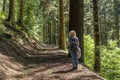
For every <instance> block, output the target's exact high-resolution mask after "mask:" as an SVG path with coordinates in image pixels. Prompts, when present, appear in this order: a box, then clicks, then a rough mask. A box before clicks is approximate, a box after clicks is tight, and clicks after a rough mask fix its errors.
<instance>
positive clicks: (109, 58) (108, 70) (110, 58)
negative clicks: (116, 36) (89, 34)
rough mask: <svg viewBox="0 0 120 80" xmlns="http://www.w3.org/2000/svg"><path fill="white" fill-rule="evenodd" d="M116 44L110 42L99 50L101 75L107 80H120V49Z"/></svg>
mask: <svg viewBox="0 0 120 80" xmlns="http://www.w3.org/2000/svg"><path fill="white" fill-rule="evenodd" d="M116 43H117V41H112V40H110V41H109V43H108V45H107V46H103V47H102V48H101V64H102V65H101V75H102V76H104V77H105V78H106V79H107V80H120V61H119V60H120V57H119V56H120V48H117V47H116V46H117V44H116Z"/></svg>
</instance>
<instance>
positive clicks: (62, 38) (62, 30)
mask: <svg viewBox="0 0 120 80" xmlns="http://www.w3.org/2000/svg"><path fill="white" fill-rule="evenodd" d="M59 8H60V38H59V48H61V49H63V50H65V27H64V5H63V0H59Z"/></svg>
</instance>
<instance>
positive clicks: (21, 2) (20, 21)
mask: <svg viewBox="0 0 120 80" xmlns="http://www.w3.org/2000/svg"><path fill="white" fill-rule="evenodd" d="M23 3H24V2H23V0H20V7H19V8H20V9H19V19H18V23H19V24H22V23H23V8H24V4H23Z"/></svg>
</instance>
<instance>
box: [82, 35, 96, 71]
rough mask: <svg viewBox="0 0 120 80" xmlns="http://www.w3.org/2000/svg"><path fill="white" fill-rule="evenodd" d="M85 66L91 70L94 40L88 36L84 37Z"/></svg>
mask: <svg viewBox="0 0 120 80" xmlns="http://www.w3.org/2000/svg"><path fill="white" fill-rule="evenodd" d="M84 56H85V57H84V58H85V65H87V66H88V67H90V68H91V69H93V64H94V40H93V39H92V37H91V36H90V35H85V36H84Z"/></svg>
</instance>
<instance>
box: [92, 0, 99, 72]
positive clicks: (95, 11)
mask: <svg viewBox="0 0 120 80" xmlns="http://www.w3.org/2000/svg"><path fill="white" fill-rule="evenodd" d="M93 17H94V42H95V61H94V70H95V71H96V72H100V66H101V64H100V40H99V25H98V22H99V20H98V0H93Z"/></svg>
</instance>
